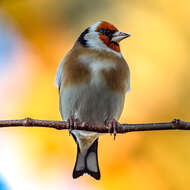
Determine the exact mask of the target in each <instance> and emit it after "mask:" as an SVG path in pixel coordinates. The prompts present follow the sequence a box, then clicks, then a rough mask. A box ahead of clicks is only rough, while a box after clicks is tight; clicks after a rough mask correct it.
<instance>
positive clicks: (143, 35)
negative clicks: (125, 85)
mask: <svg viewBox="0 0 190 190" xmlns="http://www.w3.org/2000/svg"><path fill="white" fill-rule="evenodd" d="M189 6H190V2H189V1H185V0H181V1H177V0H174V1H172V0H167V1H165V0H155V1H150V0H142V1H125V0H120V1H111V0H97V1H87V0H78V1H75V0H70V1H66V0H18V1H17V0H2V1H1V2H0V119H1V120H4V119H20V118H24V117H32V118H36V119H52V120H61V117H60V114H59V107H58V90H57V88H56V87H55V84H54V80H55V74H56V70H57V67H58V65H59V62H60V61H61V59H62V58H63V56H64V55H65V54H66V52H67V51H69V50H70V49H71V48H72V45H73V44H74V42H75V40H76V39H77V37H78V36H79V35H80V33H81V32H82V31H83V30H84V29H85V28H87V27H88V26H89V25H91V24H93V23H95V22H96V21H98V20H105V21H108V22H111V23H112V24H114V25H115V26H116V27H117V28H119V29H120V31H122V32H127V33H130V34H131V38H128V39H126V40H124V41H123V42H122V43H121V50H122V53H123V55H124V57H125V59H126V60H127V62H128V64H129V67H130V69H131V91H130V93H129V94H127V96H126V102H125V107H124V111H123V113H122V116H121V118H120V122H121V123H143V122H164V121H170V120H172V119H173V118H176V117H177V118H181V119H183V120H190V114H189V113H190V112H189V107H190V101H189V97H190V85H189V81H190V76H189V73H188V72H189V70H190V64H189V62H190V57H189V51H190V11H189ZM189 137H190V133H189V132H188V131H159V132H136V133H129V134H125V135H118V136H117V138H116V141H115V142H114V141H113V137H110V135H104V136H102V137H100V140H99V150H98V154H99V165H100V170H101V180H100V181H95V180H94V179H92V178H91V177H89V176H83V177H80V178H79V179H77V180H73V179H72V169H73V167H74V162H75V156H76V145H75V143H74V141H73V139H72V137H71V136H69V135H68V132H67V131H56V130H53V129H40V128H9V129H8V128H3V129H1V130H0V174H1V175H2V176H3V177H4V179H5V181H6V183H7V184H8V186H9V187H10V189H11V190H25V189H27V190H43V189H44V190H62V189H102V190H103V189H109V190H114V189H118V188H119V189H131V190H139V189H141V190H160V189H162V190H179V189H180V190H187V189H190V181H189V179H190V174H189V171H190V149H189V146H190V138H189Z"/></svg>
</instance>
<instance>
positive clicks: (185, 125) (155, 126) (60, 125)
mask: <svg viewBox="0 0 190 190" xmlns="http://www.w3.org/2000/svg"><path fill="white" fill-rule="evenodd" d="M21 126H24V127H46V128H53V129H58V130H63V129H68V128H67V125H66V122H65V121H53V120H38V119H32V118H25V119H19V120H0V127H21ZM74 129H76V130H85V131H94V132H98V133H108V130H109V129H108V127H107V126H105V125H93V126H91V125H85V126H84V125H83V124H82V123H78V125H77V127H75V128H74ZM176 129H178V130H190V122H185V121H182V120H180V119H174V120H172V121H171V122H166V123H143V124H121V125H120V126H119V127H118V128H117V133H127V132H135V131H155V130H176Z"/></svg>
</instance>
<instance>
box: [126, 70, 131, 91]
mask: <svg viewBox="0 0 190 190" xmlns="http://www.w3.org/2000/svg"><path fill="white" fill-rule="evenodd" d="M126 89H127V90H126V93H128V92H130V90H131V84H130V71H129V74H128V80H127V84H126Z"/></svg>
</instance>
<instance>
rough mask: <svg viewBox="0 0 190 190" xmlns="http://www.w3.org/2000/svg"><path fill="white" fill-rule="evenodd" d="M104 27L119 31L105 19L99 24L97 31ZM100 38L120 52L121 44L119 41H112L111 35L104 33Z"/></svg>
mask: <svg viewBox="0 0 190 190" xmlns="http://www.w3.org/2000/svg"><path fill="white" fill-rule="evenodd" d="M102 28H103V29H105V30H111V31H118V29H117V28H116V27H115V26H113V25H112V24H110V23H108V22H105V21H102V22H101V23H100V24H99V25H98V27H97V28H96V31H97V32H98V31H99V30H100V29H102ZM99 39H100V40H101V41H102V42H103V43H104V44H105V45H107V46H108V47H109V48H111V49H112V50H114V51H116V52H120V48H119V45H118V44H117V43H114V42H111V41H110V38H109V36H107V35H104V34H99Z"/></svg>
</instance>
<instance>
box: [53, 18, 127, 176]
mask: <svg viewBox="0 0 190 190" xmlns="http://www.w3.org/2000/svg"><path fill="white" fill-rule="evenodd" d="M129 36H130V35H129V34H126V33H123V32H120V31H119V30H118V29H117V28H116V27H115V26H113V25H112V24H110V23H108V22H105V21H98V22H96V23H95V24H93V25H92V26H90V27H88V28H87V29H86V30H84V31H83V32H82V33H81V35H80V36H79V37H78V39H77V40H76V42H75V44H74V46H73V47H72V49H71V50H70V51H69V52H68V53H67V54H66V56H65V57H64V58H63V60H62V62H61V63H60V65H59V67H58V70H57V74H56V84H57V87H58V89H59V109H60V113H61V116H62V119H63V120H65V121H67V126H68V128H70V132H71V134H72V136H73V138H74V140H75V142H76V144H77V158H76V163H75V167H74V170H73V178H77V177H79V176H81V175H83V174H85V173H87V174H89V175H91V176H92V177H94V178H95V179H100V170H99V165H98V157H97V148H98V138H99V136H100V135H101V134H99V133H97V132H89V131H80V130H74V129H73V127H74V126H76V125H77V122H79V121H80V122H84V123H85V125H86V124H89V125H98V124H104V125H106V126H108V127H109V129H110V133H114V136H115V135H116V132H117V127H118V126H119V123H118V122H117V120H118V119H119V117H120V115H121V113H122V110H123V105H124V100H125V94H126V92H128V91H129V89H130V71H129V67H128V64H127V63H126V61H125V59H124V58H123V56H122V54H121V52H120V46H119V42H120V41H121V40H123V39H125V38H127V37H129Z"/></svg>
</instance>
